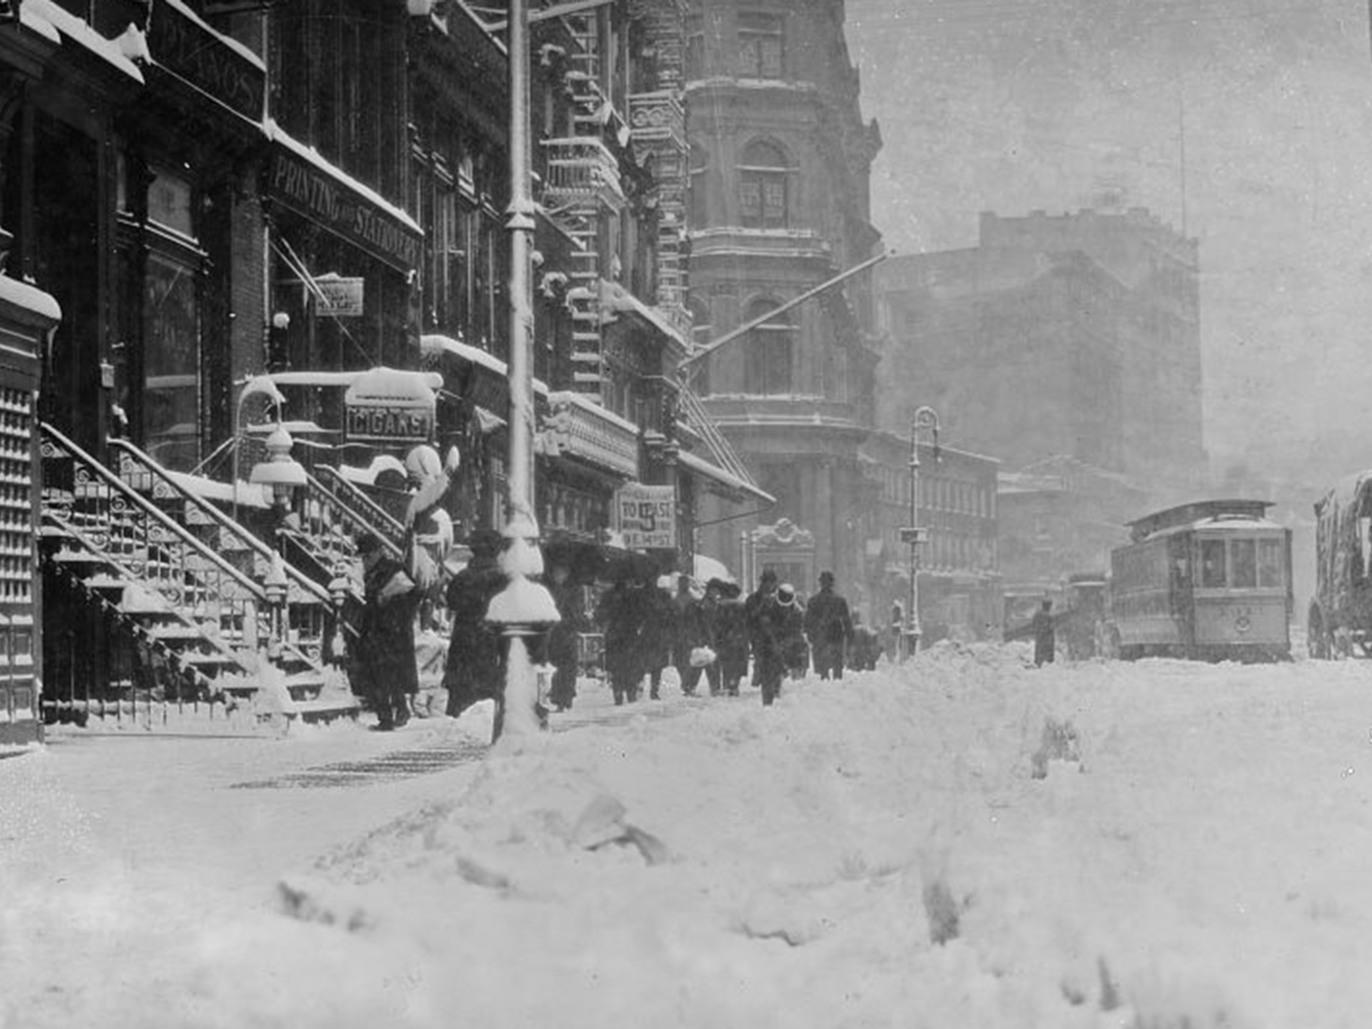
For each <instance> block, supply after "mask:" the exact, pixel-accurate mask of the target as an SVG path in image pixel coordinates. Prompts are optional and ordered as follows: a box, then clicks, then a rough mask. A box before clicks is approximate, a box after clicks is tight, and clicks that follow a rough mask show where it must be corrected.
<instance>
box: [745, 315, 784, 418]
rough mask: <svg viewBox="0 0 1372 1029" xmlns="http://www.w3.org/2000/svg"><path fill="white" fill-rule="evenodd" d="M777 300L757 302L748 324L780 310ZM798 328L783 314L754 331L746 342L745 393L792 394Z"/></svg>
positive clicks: (748, 316) (768, 320)
mask: <svg viewBox="0 0 1372 1029" xmlns="http://www.w3.org/2000/svg"><path fill="white" fill-rule="evenodd" d="M777 304H778V302H777V301H774V300H754V301H753V302H752V303H751V304H749V305H748V313H747V315H746V317H745V319H744V320H745V321H748V322H751V321H753V320H754V319H756V318H761V317H762V316H763V315H765V314H766V313H767V312H768V311H771V310H772V309H774V308H775V307H776V306H777ZM795 335H796V327H795V326H794V325H793V324H792V323H791V319H790V317H789V316H787V315H785V314H779V315H776V316H774V317H772V318H769V319H767V321H765V322H763V323H762V324H761V325H759V326H758V327H757V328H755V329H753V330H752V331H750V332H749V333H748V335H747V337H746V339H745V341H744V349H745V351H746V354H745V358H744V365H743V381H744V389H745V390H746V391H747V392H749V393H753V394H760V395H776V394H784V393H790V392H792V381H793V376H794V363H795Z"/></svg>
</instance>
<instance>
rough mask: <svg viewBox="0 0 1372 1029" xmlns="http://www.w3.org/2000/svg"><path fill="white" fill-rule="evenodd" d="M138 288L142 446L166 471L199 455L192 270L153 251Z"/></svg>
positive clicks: (190, 463) (197, 317)
mask: <svg viewBox="0 0 1372 1029" xmlns="http://www.w3.org/2000/svg"><path fill="white" fill-rule="evenodd" d="M146 267H147V273H146V276H145V278H144V289H143V383H144V392H143V397H142V404H143V445H144V447H145V448H146V449H147V451H148V453H150V454H151V455H152V456H153V457H155V458H156V459H157V460H158V461H160V462H162V463H163V464H165V465H167V466H168V467H171V468H180V469H186V468H190V467H192V466H193V465H194V464H195V462H196V460H197V457H198V453H199V446H198V438H199V425H198V420H199V410H200V311H199V304H198V292H199V290H198V285H197V281H196V280H197V275H196V269H195V268H194V267H193V266H192V265H191V264H190V263H189V262H187V261H185V260H183V259H178V255H172V254H168V253H163V252H159V251H157V250H154V251H152V252H151V253H149V254H148V257H147V266H146Z"/></svg>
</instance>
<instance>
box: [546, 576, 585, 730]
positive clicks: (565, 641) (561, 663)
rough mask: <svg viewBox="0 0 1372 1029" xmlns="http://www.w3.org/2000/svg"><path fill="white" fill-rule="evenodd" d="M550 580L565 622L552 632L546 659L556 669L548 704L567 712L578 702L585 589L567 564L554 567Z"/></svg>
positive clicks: (551, 630)
mask: <svg viewBox="0 0 1372 1029" xmlns="http://www.w3.org/2000/svg"><path fill="white" fill-rule="evenodd" d="M549 579H550V582H549V587H548V591H549V592H550V593H551V594H552V595H553V602H554V603H555V604H556V605H557V613H558V615H559V617H560V618H561V621H559V622H558V623H557V624H556V625H554V626H553V627H552V628H551V629H549V630H548V639H547V649H546V653H545V657H546V659H547V661H548V663H549V664H550V665H552V666H553V682H552V687H551V688H550V690H549V691H548V703H549V704H551V705H552V707H553V710H554V711H566V710H567V709H568V708H570V707H571V706H572V701H573V700H575V699H576V671H577V659H578V656H579V655H578V653H577V642H578V640H579V639H580V638H581V630H582V628H583V624H582V623H583V622H584V621H585V619H584V615H583V612H582V604H581V587H580V586H578V585H576V584H574V583H573V581H572V578H571V570H570V569H569V568H568V567H567V566H566V565H564V564H555V565H553V567H552V572H551V574H550V575H549Z"/></svg>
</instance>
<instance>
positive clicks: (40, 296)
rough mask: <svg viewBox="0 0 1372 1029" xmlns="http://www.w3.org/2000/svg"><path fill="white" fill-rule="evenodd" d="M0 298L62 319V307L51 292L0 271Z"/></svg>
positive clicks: (58, 320) (54, 319) (45, 315)
mask: <svg viewBox="0 0 1372 1029" xmlns="http://www.w3.org/2000/svg"><path fill="white" fill-rule="evenodd" d="M0 300H3V301H6V302H8V303H11V304H13V305H15V306H16V307H22V308H23V309H24V310H26V311H33V312H35V313H36V314H40V315H42V316H43V317H45V318H50V319H52V321H54V322H60V321H61V320H62V308H61V306H60V305H59V304H58V303H57V301H56V300H55V299H54V298H53V297H52V295H51V294H50V293H44V292H43V291H42V290H41V289H39V288H38V287H37V286H31V285H29V284H28V283H27V282H20V281H19V280H18V279H12V278H10V277H9V276H8V275H5V274H3V273H0Z"/></svg>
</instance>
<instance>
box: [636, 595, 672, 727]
mask: <svg viewBox="0 0 1372 1029" xmlns="http://www.w3.org/2000/svg"><path fill="white" fill-rule="evenodd" d="M635 593H636V595H637V596H638V603H639V605H641V606H640V608H639V610H640V614H641V619H642V621H641V626H642V631H641V633H640V635H639V642H638V646H639V652H640V654H641V655H642V663H641V668H642V671H641V672H640V673H639V674H643V673H645V672H646V673H647V675H648V690H649V693H648V695H649V696H650V697H651V698H652V699H653V700H657V699H659V693H658V691H659V689H660V688H661V686H662V670H663V669H664V668H666V667H667V666H668V665H669V664H671V663H672V650H673V648H674V647H675V646H676V644H677V607H676V603H675V601H674V600H673V599H672V595H671V594H670V593H668V592H667V591H666V590H665V589H663V588H662V587H661V586H659V585H658V584H657V580H656V579H650V580H648V581H647V582H644V583H642V584H641V585H640V586H639V588H638V589H637V590H636V591H635ZM630 699H633V698H630Z"/></svg>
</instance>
